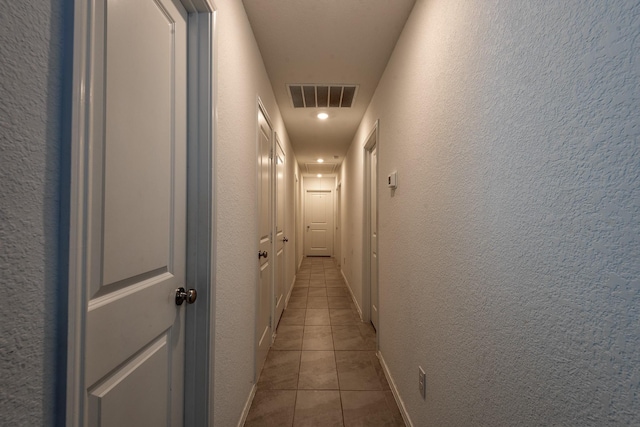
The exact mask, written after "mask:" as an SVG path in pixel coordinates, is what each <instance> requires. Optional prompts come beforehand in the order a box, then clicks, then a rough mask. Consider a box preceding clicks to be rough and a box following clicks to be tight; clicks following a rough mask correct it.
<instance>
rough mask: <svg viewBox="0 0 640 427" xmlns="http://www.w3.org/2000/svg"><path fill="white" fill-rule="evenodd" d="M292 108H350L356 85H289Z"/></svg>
mask: <svg viewBox="0 0 640 427" xmlns="http://www.w3.org/2000/svg"><path fill="white" fill-rule="evenodd" d="M287 88H289V96H290V97H291V103H292V105H293V108H327V107H328V108H351V107H352V106H353V102H354V101H355V99H356V93H357V92H358V85H316V84H295V85H293V84H289V85H287Z"/></svg>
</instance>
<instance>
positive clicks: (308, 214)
mask: <svg viewBox="0 0 640 427" xmlns="http://www.w3.org/2000/svg"><path fill="white" fill-rule="evenodd" d="M305 218H306V223H307V225H306V235H305V254H306V255H307V256H331V255H332V254H333V194H332V192H331V191H307V193H306V198H305Z"/></svg>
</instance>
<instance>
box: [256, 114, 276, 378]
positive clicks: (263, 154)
mask: <svg viewBox="0 0 640 427" xmlns="http://www.w3.org/2000/svg"><path fill="white" fill-rule="evenodd" d="M271 135H272V129H271V125H270V124H269V122H268V121H267V119H266V117H265V115H264V113H263V111H262V109H260V108H259V109H258V212H259V216H260V219H259V229H258V251H259V252H258V260H259V261H258V266H259V269H260V271H259V276H258V286H257V293H258V307H257V316H256V366H255V368H256V371H255V379H256V380H257V377H258V375H260V370H261V369H262V365H263V364H264V361H265V359H266V358H267V352H268V351H269V347H271V338H272V337H271V335H272V334H271V301H272V298H271V297H272V293H273V291H272V289H271V272H272V271H271V268H272V266H271V259H272V258H273V254H271V253H270V252H271V200H270V196H271V193H270V189H271Z"/></svg>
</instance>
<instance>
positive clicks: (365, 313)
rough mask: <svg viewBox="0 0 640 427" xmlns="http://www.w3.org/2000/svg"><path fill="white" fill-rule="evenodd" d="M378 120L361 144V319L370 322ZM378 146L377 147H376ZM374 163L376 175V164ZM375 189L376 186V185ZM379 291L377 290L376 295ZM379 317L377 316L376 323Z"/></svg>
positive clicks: (377, 333) (377, 334)
mask: <svg viewBox="0 0 640 427" xmlns="http://www.w3.org/2000/svg"><path fill="white" fill-rule="evenodd" d="M379 124H380V120H376V122H375V124H374V125H373V129H372V130H371V132H369V136H367V139H366V140H365V141H366V142H365V144H364V146H363V151H364V153H363V154H364V156H363V158H364V179H363V183H364V189H363V190H364V191H363V192H362V194H363V197H362V199H363V208H362V214H363V221H362V224H363V225H362V227H363V228H362V321H363V322H367V323H369V322H371V292H372V291H371V194H370V189H371V151H372V150H373V148H374V147H378V141H379V134H380V131H379V129H380V126H379ZM378 148H379V147H378ZM379 158H380V150H378V159H379ZM378 163H379V162H377V163H376V176H377V175H378V174H377V172H378V171H377V164H378ZM376 190H377V186H376ZM378 289H380V281H379V280H378ZM379 294H380V292H378V295H379ZM378 312H380V299H379V298H378ZM379 324H380V319H379V318H378V325H379ZM379 336H380V334H379V331H376V338H377V337H379Z"/></svg>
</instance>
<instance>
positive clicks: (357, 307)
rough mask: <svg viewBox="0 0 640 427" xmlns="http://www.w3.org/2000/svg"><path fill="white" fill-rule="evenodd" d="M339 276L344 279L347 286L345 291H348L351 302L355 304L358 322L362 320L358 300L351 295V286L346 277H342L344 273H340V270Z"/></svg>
mask: <svg viewBox="0 0 640 427" xmlns="http://www.w3.org/2000/svg"><path fill="white" fill-rule="evenodd" d="M340 274H341V275H342V278H343V279H344V283H346V284H347V289H349V294H351V300H352V301H353V303H354V304H355V306H356V310H358V315H359V316H360V320H362V309H361V308H360V304H358V299H357V298H356V296H355V295H354V294H353V290H352V289H351V285H350V284H349V281H348V280H347V276H345V275H344V272H343V271H342V269H341V270H340Z"/></svg>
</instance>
